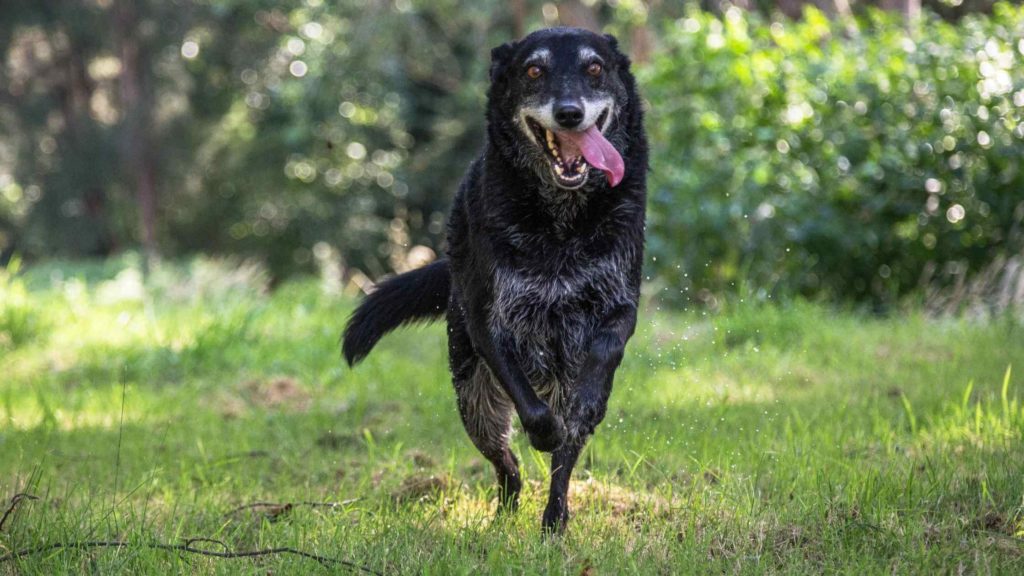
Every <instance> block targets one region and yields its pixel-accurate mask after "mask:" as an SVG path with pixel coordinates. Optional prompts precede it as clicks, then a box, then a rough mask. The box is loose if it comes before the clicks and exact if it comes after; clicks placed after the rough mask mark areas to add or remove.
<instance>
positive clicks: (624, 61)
mask: <svg viewBox="0 0 1024 576" xmlns="http://www.w3.org/2000/svg"><path fill="white" fill-rule="evenodd" d="M604 39H605V40H607V41H608V46H609V47H611V49H612V52H613V53H614V54H615V63H616V64H617V65H618V66H619V68H623V69H625V70H629V63H630V62H629V56H626V55H625V54H623V53H622V51H621V50H619V39H618V38H616V37H615V36H612V35H611V34H605V35H604Z"/></svg>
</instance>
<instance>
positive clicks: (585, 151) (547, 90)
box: [488, 28, 639, 190]
mask: <svg viewBox="0 0 1024 576" xmlns="http://www.w3.org/2000/svg"><path fill="white" fill-rule="evenodd" d="M488 98H489V104H490V105H489V107H488V125H489V132H490V137H491V140H492V142H493V143H494V144H495V145H496V146H497V147H498V150H499V151H500V153H501V154H502V155H504V156H505V157H506V159H507V160H509V161H511V162H512V163H514V164H515V165H516V166H517V167H520V168H526V169H529V170H532V171H533V172H534V173H536V175H537V176H538V177H540V178H541V180H543V181H545V182H548V183H550V184H552V185H554V186H556V187H558V188H561V189H566V190H573V189H578V188H583V187H584V186H587V185H588V183H589V184H590V186H587V187H588V188H589V187H594V186H597V185H599V184H600V183H601V182H605V181H606V182H607V183H608V185H610V186H612V187H614V186H617V185H618V184H619V183H620V182H621V181H622V179H623V177H624V175H625V173H626V161H625V160H624V159H623V157H624V156H627V154H626V153H627V150H626V149H627V148H628V147H629V134H628V131H629V129H630V127H631V126H630V125H631V124H632V123H633V122H638V121H639V106H638V103H637V102H636V101H635V100H636V98H637V96H636V89H635V83H634V81H633V77H632V75H631V74H630V72H629V59H628V58H627V57H626V56H625V55H624V54H622V53H621V52H619V50H618V46H617V42H616V40H615V38H614V37H612V36H609V35H600V34H595V33H593V32H589V31H586V30H581V29H576V28H552V29H548V30H540V31H538V32H534V33H533V34H530V35H529V36H527V37H526V38H524V39H522V40H521V41H519V42H514V43H509V44H504V45H502V46H499V47H497V48H495V49H494V50H492V51H491V89H490V92H489V95H488ZM627 159H628V156H627ZM632 168H633V169H635V168H636V167H632ZM602 173H603V174H602Z"/></svg>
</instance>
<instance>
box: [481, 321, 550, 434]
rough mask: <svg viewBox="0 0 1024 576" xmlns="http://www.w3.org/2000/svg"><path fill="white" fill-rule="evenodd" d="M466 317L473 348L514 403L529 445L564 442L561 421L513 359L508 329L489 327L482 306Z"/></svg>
mask: <svg viewBox="0 0 1024 576" xmlns="http://www.w3.org/2000/svg"><path fill="white" fill-rule="evenodd" d="M474 312H476V313H474ZM468 316H469V318H468V322H467V324H468V325H467V328H468V331H469V334H470V337H471V338H472V341H473V347H474V348H475V349H476V352H477V353H478V354H480V356H481V357H483V359H484V361H485V362H486V363H487V366H488V368H490V369H491V374H493V375H494V377H495V378H497V380H498V382H500V383H501V386H502V388H503V389H504V390H505V393H506V394H508V397H509V398H510V399H511V400H512V403H513V404H514V405H515V407H516V413H517V414H519V421H520V422H522V423H523V429H524V430H526V434H527V436H529V438H530V444H531V445H532V446H533V447H534V448H536V449H537V450H540V451H541V452H551V451H554V450H555V449H557V448H558V447H559V446H561V445H562V442H564V441H565V424H564V423H563V422H562V418H561V417H559V416H558V415H556V414H555V413H553V412H552V411H551V409H550V408H549V407H548V405H547V404H546V403H545V402H544V400H542V399H541V398H540V397H539V396H537V393H536V392H535V391H534V389H533V387H532V386H530V381H529V379H528V378H527V377H526V374H525V373H524V372H523V369H522V367H521V366H519V363H518V362H517V361H516V359H515V355H514V353H513V351H514V348H513V345H512V338H511V336H510V335H509V333H508V331H507V330H506V329H504V328H502V327H500V326H499V327H494V326H489V325H488V323H487V321H486V314H485V313H484V312H483V307H480V308H479V309H477V310H475V311H474V310H473V309H471V310H470V311H469V314H468Z"/></svg>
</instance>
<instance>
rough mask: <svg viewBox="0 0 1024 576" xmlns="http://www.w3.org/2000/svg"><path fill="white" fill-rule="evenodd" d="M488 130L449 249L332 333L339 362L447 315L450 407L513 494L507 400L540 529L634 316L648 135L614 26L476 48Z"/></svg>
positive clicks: (506, 498) (561, 520) (550, 524)
mask: <svg viewBox="0 0 1024 576" xmlns="http://www.w3.org/2000/svg"><path fill="white" fill-rule="evenodd" d="M491 58H492V64H491V71H490V75H491V87H490V91H489V93H488V107H487V142H486V144H485V145H484V150H483V153H482V154H481V155H480V157H479V158H478V159H477V160H476V161H475V162H474V163H473V164H472V165H471V166H470V168H469V171H468V173H467V175H466V177H465V180H464V181H463V183H462V186H461V188H460V189H459V192H458V194H457V195H456V196H455V203H454V206H453V207H452V212H451V216H450V218H449V224H448V244H449V247H448V258H447V260H439V261H437V262H434V263H433V264H430V265H428V266H425V267H423V268H420V269H418V270H414V271H412V272H407V273H405V274H401V275H399V276H396V277H394V278H391V279H390V280H387V281H385V282H383V283H381V284H380V285H378V287H377V290H376V291H374V292H373V293H372V294H370V295H369V296H368V297H367V298H366V299H365V300H364V301H363V303H362V304H361V305H360V306H359V308H358V309H357V310H356V311H355V313H354V314H353V316H352V318H351V320H350V321H349V324H348V327H347V328H346V329H345V334H344V337H343V352H344V355H345V358H346V359H347V360H348V362H349V364H354V363H356V362H358V361H360V360H361V359H362V358H363V357H365V356H366V355H367V354H368V353H369V352H370V349H371V348H373V346H374V344H376V343H377V341H378V340H379V339H380V338H381V337H382V336H383V335H384V334H385V333H387V332H388V331H390V330H392V329H394V328H397V327H398V326H401V325H402V324H406V323H410V322H417V321H426V320H431V319H435V318H437V317H440V316H441V315H442V314H445V313H446V314H447V320H448V349H449V358H450V366H451V371H452V376H453V379H454V384H455V391H456V393H457V395H458V402H459V412H460V413H461V415H462V421H463V423H464V425H465V428H466V431H467V432H468V433H469V436H470V438H472V440H473V443H474V444H475V445H476V447H477V448H478V449H479V450H480V452H481V453H483V455H484V456H485V457H487V459H488V460H490V461H491V463H493V464H494V467H495V470H496V471H497V474H498V482H499V502H500V508H499V511H500V510H503V509H505V510H513V509H515V508H516V506H517V503H518V500H519V492H520V489H521V482H520V477H519V463H518V461H517V460H516V457H515V455H514V454H513V453H512V452H511V451H510V449H509V437H510V434H511V424H512V412H513V410H515V412H516V414H518V415H519V420H520V422H521V423H522V426H523V428H524V429H525V431H526V433H527V434H528V435H529V438H530V443H531V444H532V445H533V447H534V448H536V449H538V450H542V451H545V452H552V453H553V454H552V458H551V492H550V496H549V499H548V504H547V508H546V509H545V511H544V521H543V523H544V527H545V528H546V529H548V530H559V529H561V528H563V527H564V525H565V523H566V521H567V520H568V518H569V512H568V505H567V492H568V488H569V477H570V475H571V474H572V469H573V466H574V465H575V464H576V459H577V458H578V457H579V454H580V451H581V450H582V449H583V446H584V444H585V443H586V441H587V438H588V437H589V436H590V435H591V434H592V433H593V432H594V428H595V427H596V426H597V425H598V423H600V422H601V420H602V419H603V418H604V414H605V409H606V407H607V403H608V396H609V394H610V393H611V388H612V379H613V377H614V374H615V370H616V368H617V367H618V365H619V362H620V361H621V360H622V355H623V349H624V347H625V345H626V341H627V340H628V339H629V338H630V336H631V335H632V334H633V330H634V327H635V326H636V311H637V301H638V299H639V295H640V275H641V263H642V260H643V243H644V237H643V234H644V207H645V206H644V205H645V196H646V171H647V140H646V137H645V135H644V128H643V117H642V112H641V105H640V98H639V96H638V94H637V90H636V83H635V81H634V79H633V76H632V74H631V73H630V71H629V59H628V58H627V57H626V56H625V55H623V54H622V53H620V52H619V50H618V47H617V43H616V40H615V38H613V37H611V36H601V35H598V34H594V33H592V32H587V31H584V30H579V29H572V28H555V29H550V30H541V31H538V32H535V33H533V34H530V35H529V36H527V37H526V38H524V39H523V40H522V41H520V42H516V43H510V44H504V45H502V46H499V47H498V48H495V49H494V50H492V51H491Z"/></svg>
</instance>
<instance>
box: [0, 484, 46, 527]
mask: <svg viewBox="0 0 1024 576" xmlns="http://www.w3.org/2000/svg"><path fill="white" fill-rule="evenodd" d="M22 500H39V496H33V495H32V494H29V493H27V492H19V493H17V494H15V495H14V496H11V505H10V506H8V507H7V510H6V511H5V512H4V515H3V517H0V530H3V529H4V523H5V522H7V517H8V516H10V515H11V514H12V513H13V512H14V509H15V508H17V507H18V504H19V503H20V502H21V501H22Z"/></svg>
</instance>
